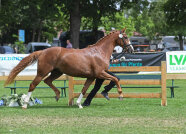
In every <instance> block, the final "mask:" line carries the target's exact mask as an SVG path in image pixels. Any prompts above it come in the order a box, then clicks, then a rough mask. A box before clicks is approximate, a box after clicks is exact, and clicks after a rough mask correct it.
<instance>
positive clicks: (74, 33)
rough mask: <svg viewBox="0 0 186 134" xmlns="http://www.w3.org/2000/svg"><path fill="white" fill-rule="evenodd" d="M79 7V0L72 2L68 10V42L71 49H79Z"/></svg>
mask: <svg viewBox="0 0 186 134" xmlns="http://www.w3.org/2000/svg"><path fill="white" fill-rule="evenodd" d="M79 5H80V0H75V1H73V2H72V7H71V10H70V40H71V43H72V45H73V48H79V30H80V24H81V16H80V9H79Z"/></svg>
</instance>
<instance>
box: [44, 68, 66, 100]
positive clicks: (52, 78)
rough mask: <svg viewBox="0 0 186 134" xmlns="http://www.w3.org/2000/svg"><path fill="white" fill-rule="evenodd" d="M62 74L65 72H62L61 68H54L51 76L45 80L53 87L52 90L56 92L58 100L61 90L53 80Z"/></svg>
mask: <svg viewBox="0 0 186 134" xmlns="http://www.w3.org/2000/svg"><path fill="white" fill-rule="evenodd" d="M62 74H63V73H62V72H60V71H59V70H57V69H54V70H53V71H52V72H51V74H50V76H49V77H47V78H46V79H45V80H44V82H45V83H46V84H47V85H48V86H49V87H51V88H52V90H53V91H54V92H55V94H56V96H55V98H56V101H58V100H59V98H60V91H59V90H58V89H57V88H56V87H55V86H54V85H53V84H52V81H54V80H55V79H57V78H59V77H60V76H61V75H62Z"/></svg>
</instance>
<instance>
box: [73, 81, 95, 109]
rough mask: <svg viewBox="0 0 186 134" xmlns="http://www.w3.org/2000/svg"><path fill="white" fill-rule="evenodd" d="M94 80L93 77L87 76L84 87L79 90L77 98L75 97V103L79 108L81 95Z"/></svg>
mask: <svg viewBox="0 0 186 134" xmlns="http://www.w3.org/2000/svg"><path fill="white" fill-rule="evenodd" d="M94 80H95V78H87V80H86V81H85V84H84V87H83V89H82V90H81V94H80V96H79V98H78V99H77V101H76V102H77V105H78V106H79V108H83V107H82V106H81V99H82V98H83V95H85V93H86V91H87V89H88V88H89V86H90V85H91V84H92V82H93V81H94Z"/></svg>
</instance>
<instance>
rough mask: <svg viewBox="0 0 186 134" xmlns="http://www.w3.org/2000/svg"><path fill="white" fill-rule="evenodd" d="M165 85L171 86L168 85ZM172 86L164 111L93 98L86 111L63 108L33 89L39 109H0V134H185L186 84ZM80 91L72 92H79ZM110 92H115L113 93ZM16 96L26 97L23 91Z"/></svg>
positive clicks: (147, 102)
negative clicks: (173, 91) (172, 96)
mask: <svg viewBox="0 0 186 134" xmlns="http://www.w3.org/2000/svg"><path fill="white" fill-rule="evenodd" d="M21 84H22V85H26V86H28V85H29V83H25V82H24V83H21ZM57 84H59V83H57ZM167 85H171V83H170V81H167ZM175 85H177V86H180V88H177V89H175V98H170V90H169V89H167V98H168V99H167V102H168V106H166V107H162V106H160V101H161V100H160V99H134V98H130V99H129V98H126V99H124V100H123V101H120V100H119V99H113V98H111V100H110V101H107V100H106V99H104V98H102V99H101V98H95V99H94V100H93V101H92V104H91V106H90V107H85V108H83V109H78V107H77V106H72V107H69V106H68V105H67V104H68V97H67V98H60V100H59V102H56V101H55V99H54V98H53V96H54V93H53V91H52V90H51V89H35V91H34V92H33V94H32V96H34V97H37V98H39V99H41V100H42V101H43V104H42V105H36V106H32V107H28V109H27V110H22V109H21V108H20V107H14V108H12V107H0V134H7V133H8V134H77V133H78V134H85V133H86V134H89V133H90V134H92V133H95V134H110V133H111V134H116V133H120V134H186V88H185V87H186V82H185V80H176V81H175ZM78 88H79V89H78ZM80 88H81V87H77V89H76V90H77V91H80ZM102 90H103V89H101V90H100V91H102ZM131 90H132V89H127V90H124V89H123V91H127V92H129V91H131ZM155 90H156V89H136V90H132V92H142V91H144V92H145V91H146V92H148V91H149V92H152V91H155ZM159 90H160V89H158V91H159ZM88 91H90V89H89V90H88ZM111 91H112V92H116V89H113V90H111ZM17 92H18V94H19V93H27V89H18V90H17ZM4 94H6V95H10V90H9V89H5V88H3V82H0V96H2V95H4ZM83 101H84V99H83Z"/></svg>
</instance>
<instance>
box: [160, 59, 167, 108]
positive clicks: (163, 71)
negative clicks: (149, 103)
mask: <svg viewBox="0 0 186 134" xmlns="http://www.w3.org/2000/svg"><path fill="white" fill-rule="evenodd" d="M166 80H167V71H166V61H162V62H161V90H162V91H161V105H162V106H167V93H166Z"/></svg>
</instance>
